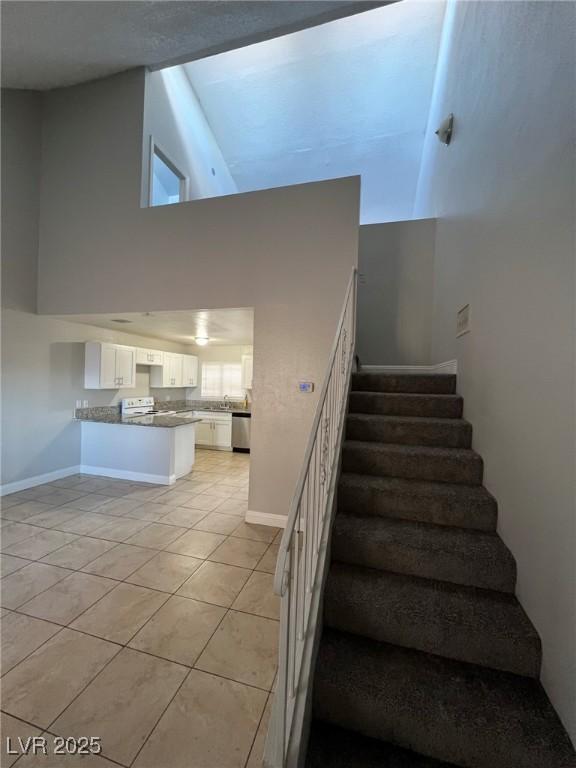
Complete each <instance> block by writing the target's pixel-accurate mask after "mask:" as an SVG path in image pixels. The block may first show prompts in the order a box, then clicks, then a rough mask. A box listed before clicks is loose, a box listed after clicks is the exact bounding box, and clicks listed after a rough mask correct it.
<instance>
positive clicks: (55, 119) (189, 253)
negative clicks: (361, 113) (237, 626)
mask: <svg viewBox="0 0 576 768" xmlns="http://www.w3.org/2000/svg"><path fill="white" fill-rule="evenodd" d="M143 107H144V72H143V71H142V70H139V71H134V72H127V73H123V74H121V75H116V76H114V77H111V78H107V79H106V80H100V81H98V82H94V83H88V84H86V85H80V86H73V87H71V88H66V89H62V90H61V91H53V92H49V93H47V94H45V95H44V124H43V157H42V189H41V203H40V253H39V284H38V306H39V311H40V312H41V313H45V314H55V315H66V314H92V313H96V314H97V313H109V312H154V311H162V310H186V309H217V308H222V309H224V308H238V307H253V308H254V376H253V395H254V408H253V412H252V445H251V449H252V451H251V465H250V498H249V507H250V510H251V511H256V512H263V513H266V512H268V513H271V514H280V515H285V514H287V512H288V509H289V506H290V501H291V497H292V494H293V492H294V488H295V485H296V481H297V477H298V472H299V470H300V465H301V462H302V459H303V455H304V451H305V447H306V442H307V439H308V432H309V429H310V427H311V424H312V420H313V415H314V410H315V406H316V402H317V396H318V392H319V390H320V384H321V382H322V381H323V378H324V375H325V372H326V366H327V363H328V356H329V352H330V348H331V345H332V342H333V339H334V334H335V332H336V324H337V322H338V317H339V315H340V311H341V308H342V303H343V301H344V295H345V292H346V286H347V284H348V280H349V278H350V273H351V270H352V267H354V266H356V265H357V260H358V221H359V202H360V184H359V179H358V178H357V177H350V178H346V179H335V180H330V181H324V182H317V183H314V184H302V185H297V186H292V187H284V188H278V189H272V190H264V191H260V192H252V193H246V194H237V195H228V196H226V197H215V198H210V199H203V200H195V201H192V202H187V203H181V204H178V205H166V206H157V207H153V208H141V207H140V190H141V168H142V153H143V142H142V136H143V124H144V115H143ZM300 379H302V380H306V381H315V382H316V384H317V390H316V392H315V393H314V394H313V395H312V396H310V395H302V394H300V392H299V390H298V381H299V380H300Z"/></svg>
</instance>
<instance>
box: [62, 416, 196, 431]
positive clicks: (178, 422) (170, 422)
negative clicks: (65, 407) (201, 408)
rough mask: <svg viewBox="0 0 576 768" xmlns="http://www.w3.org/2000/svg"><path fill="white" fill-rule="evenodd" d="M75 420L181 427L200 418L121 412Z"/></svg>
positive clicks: (135, 425)
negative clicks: (123, 413) (122, 413)
mask: <svg viewBox="0 0 576 768" xmlns="http://www.w3.org/2000/svg"><path fill="white" fill-rule="evenodd" d="M76 420H77V421H92V422H97V423H99V424H126V425H128V426H132V427H164V428H165V427H183V426H186V425H187V424H196V423H197V422H198V421H201V419H198V418H195V417H193V416H192V415H190V416H185V415H184V414H181V415H179V414H166V415H164V414H162V413H157V414H149V415H146V416H127V417H122V415H121V414H119V413H115V414H93V415H90V416H77V417H76Z"/></svg>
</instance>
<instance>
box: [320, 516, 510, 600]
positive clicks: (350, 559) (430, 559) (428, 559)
mask: <svg viewBox="0 0 576 768" xmlns="http://www.w3.org/2000/svg"><path fill="white" fill-rule="evenodd" d="M332 559H333V560H335V561H339V562H341V563H349V564H350V565H361V566H364V567H365V568H375V569H376V570H380V571H390V572H392V573H403V574H406V575H408V576H419V577H421V578H424V579H435V580H437V581H447V582H449V583H451V584H462V585H464V586H468V587H479V588H481V589H494V590H496V591H497V592H514V587H515V584H516V569H515V566H514V562H513V561H510V562H492V561H491V560H490V559H480V558H475V559H470V558H469V557H468V558H466V557H464V556H463V555H459V554H458V553H456V552H450V551H446V550H442V549H438V550H435V551H434V552H425V551H423V550H422V549H421V548H419V547H417V546H413V547H410V546H408V545H406V544H403V543H398V542H389V543H382V541H379V540H377V539H374V540H369V539H361V540H358V539H353V538H351V537H350V536H349V535H348V532H346V533H345V534H344V535H343V534H342V533H340V531H339V529H338V521H336V525H335V526H334V532H333V535H332Z"/></svg>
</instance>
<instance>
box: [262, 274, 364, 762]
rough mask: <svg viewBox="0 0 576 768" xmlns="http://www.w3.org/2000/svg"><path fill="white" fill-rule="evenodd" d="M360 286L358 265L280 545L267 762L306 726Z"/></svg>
mask: <svg viewBox="0 0 576 768" xmlns="http://www.w3.org/2000/svg"><path fill="white" fill-rule="evenodd" d="M356 292H357V270H356V268H354V269H353V270H352V274H351V275H350V280H349V281H348V286H347V288H346V294H345V297H344V304H343V307H342V311H341V313H340V318H339V320H338V325H337V329H336V335H335V338H334V342H333V344H332V349H331V352H330V357H329V359H328V367H327V372H326V376H325V378H324V381H323V383H322V389H321V390H320V395H319V398H318V404H317V406H316V412H315V414H314V420H313V422H312V427H311V430H310V437H309V438H308V444H307V446H306V451H305V453H304V459H303V462H302V468H301V470H300V474H299V477H298V482H297V484H296V489H295V492H294V496H293V499H292V503H291V505H290V511H289V514H288V518H287V521H286V527H285V529H284V533H283V535H282V540H281V542H280V547H279V551H278V559H277V563H276V571H275V574H274V591H275V592H276V594H278V595H280V596H281V598H282V605H281V617H280V647H279V659H278V683H277V690H276V697H275V702H274V710H273V714H272V718H271V724H270V730H269V734H268V741H267V745H266V755H265V765H266V766H267V767H268V768H290V766H292V765H296V764H297V758H296V757H295V754H296V752H297V751H298V749H299V748H300V742H301V737H302V729H303V727H304V726H303V712H304V707H305V700H306V693H307V689H308V681H309V677H310V672H311V670H310V664H311V658H312V654H313V651H312V648H313V645H314V636H315V632H316V629H317V626H318V613H319V601H320V595H321V591H322V585H323V581H324V574H325V569H326V558H325V554H326V542H327V537H328V533H329V530H330V526H331V522H332V511H333V506H334V505H333V502H334V495H335V486H336V477H337V474H338V463H339V457H340V445H341V442H342V437H343V433H344V423H345V417H346V406H347V399H348V390H349V387H350V377H351V375H352V368H353V363H354V351H355V338H356ZM295 721H297V722H295Z"/></svg>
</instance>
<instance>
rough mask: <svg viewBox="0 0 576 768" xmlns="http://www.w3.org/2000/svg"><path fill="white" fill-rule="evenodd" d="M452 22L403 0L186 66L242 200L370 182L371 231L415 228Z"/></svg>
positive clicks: (434, 9) (428, 6) (436, 9)
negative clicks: (262, 192)
mask: <svg viewBox="0 0 576 768" xmlns="http://www.w3.org/2000/svg"><path fill="white" fill-rule="evenodd" d="M443 14H444V2H443V0H434V1H433V2H430V1H428V0H424V2H422V1H421V0H404V1H403V2H401V3H395V4H392V5H388V6H386V7H382V8H376V9H371V10H367V11H366V12H364V13H360V14H358V15H356V16H351V17H349V18H346V19H339V20H337V21H333V22H330V23H329V24H324V25H321V26H318V27H314V28H311V29H306V30H302V31H300V32H295V33H293V34H291V35H286V36H283V37H278V38H276V39H273V40H267V41H265V42H262V43H258V44H256V45H250V46H246V47H243V48H238V49H236V50H232V51H227V52H226V53H222V54H219V55H217V56H211V57H209V58H205V59H202V60H198V61H194V62H192V63H190V64H187V65H185V66H184V69H186V71H187V72H188V74H189V76H190V79H191V82H192V84H193V86H194V88H195V91H196V93H197V94H198V97H199V99H200V102H201V104H202V108H203V110H204V112H205V114H206V116H207V119H208V121H209V123H210V126H211V128H212V131H213V132H214V135H215V137H216V139H217V141H218V143H219V146H220V148H221V150H222V152H223V155H224V157H225V159H226V161H227V163H228V166H229V168H230V170H231V172H232V175H233V177H234V179H235V181H236V183H237V184H238V188H239V189H240V191H242V192H245V191H248V190H254V189H266V188H270V187H279V186H283V185H286V184H299V183H302V182H307V181H314V180H320V179H326V178H335V177H341V176H351V175H356V174H361V175H362V204H361V221H362V223H373V222H381V221H394V220H399V219H409V218H411V215H412V207H413V205H414V195H415V192H416V182H417V179H418V171H419V167H420V157H421V153H422V146H423V141H424V135H425V131H426V122H427V118H428V110H429V106H430V98H431V95H432V85H433V82H434V71H435V66H436V57H437V53H438V45H439V41H440V33H441V28H442V18H443ZM191 141H193V139H192V138H191Z"/></svg>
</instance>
